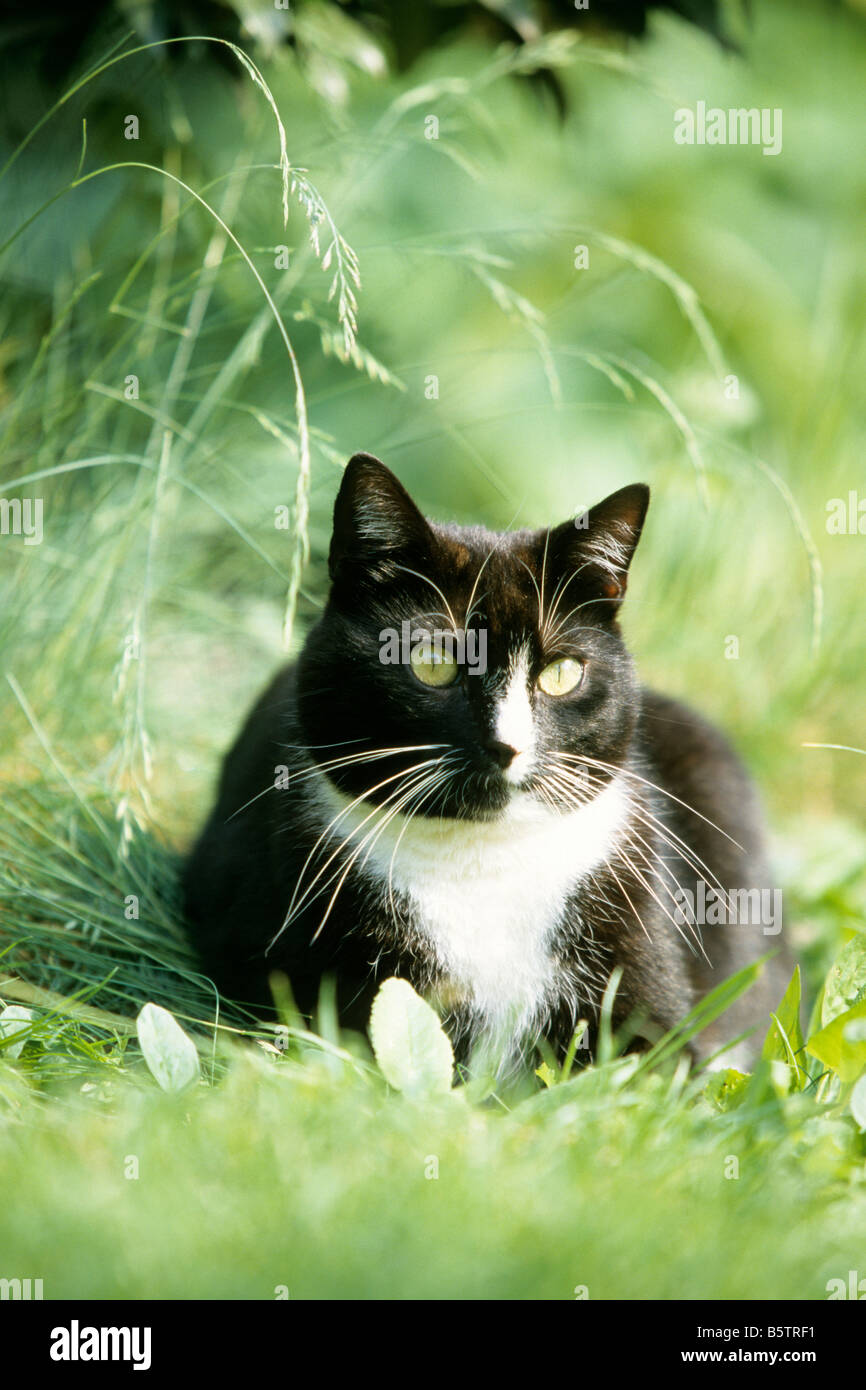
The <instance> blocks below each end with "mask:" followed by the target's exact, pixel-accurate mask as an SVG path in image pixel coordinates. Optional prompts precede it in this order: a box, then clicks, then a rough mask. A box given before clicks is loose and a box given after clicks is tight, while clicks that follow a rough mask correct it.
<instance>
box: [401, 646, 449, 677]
mask: <svg viewBox="0 0 866 1390" xmlns="http://www.w3.org/2000/svg"><path fill="white" fill-rule="evenodd" d="M409 663H410V665H411V667H412V670H413V671H414V673H415V675H416V676H417V677H418V679H419V681H421V683H422V685H438V686H442V685H453V684H454V682H455V681H456V679H457V672H458V666H457V662H456V661H455V660H454V657H453V656H451V655H450V654H449V653H448V652H445V651H437V650H436V648H435V647H432V646H429V647H428V646H425V645H423V643H422V644H419V645H418V646H417V647H413V649H412V652H411V654H410V656H409Z"/></svg>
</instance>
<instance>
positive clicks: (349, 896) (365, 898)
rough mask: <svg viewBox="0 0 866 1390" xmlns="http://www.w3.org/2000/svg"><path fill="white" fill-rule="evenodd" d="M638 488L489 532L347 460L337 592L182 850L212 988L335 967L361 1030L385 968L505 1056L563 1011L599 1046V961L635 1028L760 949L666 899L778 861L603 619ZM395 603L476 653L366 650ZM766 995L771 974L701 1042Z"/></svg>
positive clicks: (368, 465)
mask: <svg viewBox="0 0 866 1390" xmlns="http://www.w3.org/2000/svg"><path fill="white" fill-rule="evenodd" d="M646 502H647V493H646V490H645V489H642V488H630V489H624V490H623V492H622V493H619V494H616V495H615V496H614V497H613V498H610V499H608V500H607V502H605V503H602V504H600V506H599V507H597V508H595V509H593V511H592V512H590V513H589V514H588V517H587V518H584V519H583V520H584V523H585V524H583V525H579V526H572V525H570V524H568V523H567V524H566V525H565V526H564V527H559V528H556V529H554V530H552V531H550V532H541V533H533V532H520V533H515V534H514V535H494V534H491V533H487V532H483V531H475V530H473V531H468V530H465V529H460V528H455V527H440V526H433V525H432V524H431V523H428V522H426V521H425V520H424V519H423V518H422V517H421V516H420V513H418V512H417V510H416V509H415V508H414V504H412V503H411V501H410V499H409V498H408V497H407V496H406V494H405V493H404V492H403V490H402V488H400V485H399V484H398V483H397V482H396V480H395V479H393V478H392V476H391V475H390V474H389V473H388V472H387V470H386V469H384V467H383V466H382V465H381V464H379V463H378V462H377V461H375V460H372V459H369V458H367V457H366V456H358V457H356V458H355V459H353V460H352V462H351V463H350V464H349V465H348V468H347V472H346V478H345V480H344V484H343V488H342V489H341V493H340V497H339V498H338V502H337V508H336V511H335V532H334V541H333V543H332V551H331V570H332V578H333V588H332V594H331V598H330V601H329V605H328V608H327V609H326V612H325V615H324V617H323V618H322V620H321V621H320V622H319V624H317V626H316V627H315V628H314V629H313V631H312V632H311V633H310V635H309V637H308V639H307V643H306V645H305V648H304V651H303V653H302V655H301V657H300V659H299V661H298V663H297V664H296V665H294V666H291V667H289V668H287V669H286V670H284V671H283V672H281V673H280V674H279V675H278V676H277V678H276V679H275V680H274V682H273V683H272V684H271V686H270V687H269V688H268V690H267V691H266V692H265V693H264V695H263V696H262V697H261V699H260V700H259V702H258V704H257V705H256V706H255V708H254V710H253V711H252V713H251V714H250V716H249V718H248V720H247V723H246V725H245V727H244V728H243V730H242V732H241V734H240V736H239V738H238V740H237V742H236V744H235V746H234V748H233V749H232V751H231V752H230V754H229V756H228V758H227V759H226V763H225V767H224V770H223V775H222V780H221V783H220V790H219V796H218V800H217V805H216V807H215V809H214V811H213V813H212V815H211V818H210V820H209V822H208V825H207V826H206V827H205V830H204V832H203V834H202V836H201V839H200V841H199V843H198V845H197V847H196V849H195V851H194V854H193V856H192V858H191V860H190V862H189V864H188V866H187V871H186V881H185V882H186V896H187V912H188V916H189V919H190V922H191V925H192V929H193V934H194V939H195V941H196V943H197V945H198V947H199V949H200V951H201V954H202V956H203V959H204V963H205V966H206V968H207V969H208V970H209V972H210V973H211V974H212V975H213V977H214V978H215V980H216V981H217V983H218V984H219V985H220V987H221V988H222V989H223V990H224V991H225V992H226V993H229V994H231V995H233V996H234V997H236V998H243V999H246V1000H250V1001H252V1002H255V1003H259V1004H266V1003H267V1001H268V998H269V992H268V985H267V979H268V974H269V973H270V972H271V971H273V970H282V971H285V972H286V973H287V974H288V976H289V978H290V981H291V984H292V989H293V993H294V996H295V1001H296V1003H297V1005H298V1007H299V1008H300V1009H301V1010H302V1011H303V1012H305V1013H310V1012H312V1010H313V1009H314V1007H315V1004H316V1000H317V996H318V992H319V987H320V983H321V979H322V977H323V975H332V976H334V977H335V979H336V984H337V999H338V1006H339V1011H340V1015H341V1018H342V1019H343V1021H344V1022H345V1023H346V1024H347V1025H349V1026H353V1027H357V1028H363V1027H365V1026H366V1023H367V1019H368V1016H369V1008H370V1003H371V1000H372V997H373V995H374V993H375V991H376V988H377V987H378V984H379V983H380V982H381V980H382V979H384V978H386V977H387V976H389V975H394V974H397V975H402V976H404V977H406V978H408V979H409V980H410V981H411V982H412V983H413V985H415V987H416V988H417V989H419V990H420V991H421V992H423V993H425V994H426V995H428V997H431V998H433V999H434V1001H435V1002H437V1003H438V1005H439V1006H440V1008H441V1010H442V1012H443V1014H444V1016H445V1018H446V1024H447V1026H448V1027H449V1031H450V1032H451V1034H452V1037H453V1038H454V1040H455V1043H456V1044H457V1046H458V1054H459V1055H462V1056H464V1057H465V1056H467V1055H468V1054H469V1051H470V1050H471V1048H472V1046H473V1045H476V1044H481V1045H483V1046H484V1047H485V1049H486V1051H487V1055H488V1056H492V1059H493V1061H494V1064H495V1065H498V1066H500V1067H506V1066H509V1065H511V1064H513V1062H514V1061H515V1059H516V1058H517V1057H519V1055H520V1054H521V1053H522V1052H525V1051H526V1050H527V1048H528V1047H529V1045H531V1043H532V1042H533V1041H534V1040H535V1039H536V1038H538V1037H539V1036H545V1037H547V1038H548V1040H549V1041H550V1043H551V1045H552V1046H553V1047H554V1049H555V1050H556V1051H557V1052H558V1053H560V1054H561V1053H562V1052H563V1051H564V1050H565V1048H566V1047H567V1045H568V1042H569V1040H570V1038H571V1036H572V1034H573V1032H574V1027H575V1024H576V1022H577V1020H578V1019H587V1020H588V1022H589V1024H590V1029H589V1043H590V1046H592V1044H593V1042H594V1038H595V1033H596V1029H597V1023H598V1013H599V1007H600V1002H601V998H602V995H603V993H604V990H605V987H606V985H607V982H608V979H609V977H610V975H611V971H612V970H613V969H614V968H615V967H617V966H619V967H621V969H622V979H621V983H620V985H619V988H618V990H617V994H616V1001H615V1005H614V1019H615V1020H623V1019H625V1018H627V1017H628V1016H629V1015H631V1014H633V1013H634V1012H635V1011H636V1012H637V1013H638V1014H643V1015H644V1016H645V1025H644V1027H643V1028H642V1030H641V1031H642V1033H643V1035H644V1036H649V1037H651V1036H655V1035H656V1034H657V1033H658V1031H659V1030H661V1029H666V1028H669V1027H670V1026H671V1025H673V1024H674V1023H676V1022H677V1021H679V1020H680V1019H681V1018H682V1017H683V1016H684V1014H685V1013H687V1012H688V1010H689V1009H690V1008H691V1007H692V1006H693V1004H695V1003H696V1002H697V1001H698V999H699V998H700V997H701V996H702V995H703V994H704V993H705V992H706V991H707V989H708V988H711V987H712V986H713V985H714V984H718V983H721V982H722V981H723V980H724V979H725V978H726V977H727V976H728V975H730V974H732V973H733V972H734V971H735V970H737V969H738V968H739V967H740V966H742V965H744V964H745V963H746V962H747V961H749V960H753V959H754V958H755V957H757V956H758V955H761V954H763V953H764V952H766V951H767V950H768V949H771V948H772V947H773V946H775V945H777V942H776V941H775V939H774V937H773V936H771V935H767V934H766V931H765V929H764V927H762V925H761V923H760V922H752V923H750V924H740V925H736V924H734V925H726V926H720V925H715V926H714V925H707V926H703V927H701V926H700V925H693V924H692V923H690V921H689V920H688V914H687V913H686V914H684V913H683V910H682V904H683V901H684V900H683V898H682V897H681V896H679V895H680V891H681V890H682V889H685V890H687V891H688V892H692V893H696V889H697V886H698V884H699V880H703V881H704V885H705V888H707V887H709V888H712V887H715V888H716V889H718V890H719V892H721V890H725V891H727V890H731V889H748V890H753V891H754V890H758V889H768V888H769V887H770V879H769V876H768V870H767V867H766V864H765V860H764V851H763V846H762V835H761V829H760V817H759V813H758V810H757V807H756V802H755V797H754V793H753V791H752V788H751V785H750V783H749V780H748V777H747V776H746V774H745V772H744V770H743V769H742V767H741V765H740V764H739V762H738V761H737V759H736V758H735V756H734V754H733V753H732V752H731V750H730V748H729V747H728V745H727V744H726V743H725V741H724V740H723V739H722V738H721V736H720V735H719V734H718V733H716V732H715V730H713V729H712V728H711V727H710V726H708V725H707V724H706V723H704V722H703V721H702V720H701V719H699V718H698V717H697V716H695V715H694V714H692V713H691V712H690V711H689V710H687V709H685V708H684V707H682V706H681V705H678V704H676V703H675V702H673V701H670V700H667V699H665V698H663V697H661V696H659V695H655V694H652V693H650V692H647V691H643V690H641V688H640V687H639V685H638V684H637V681H636V678H635V675H634V671H633V668H632V664H631V661H630V659H629V657H628V655H627V653H626V651H625V648H624V646H623V644H622V640H621V637H620V635H619V632H618V628H617V626H616V622H615V615H616V611H617V608H618V606H619V602H620V600H621V598H622V594H623V591H624V587H625V573H626V571H627V568H628V563H629V561H630V559H631V554H632V551H633V549H634V546H635V544H636V543H637V539H638V537H639V534H640V528H641V525H642V521H643V514H644V511H645V508H646ZM565 600H567V602H566V601H565ZM406 619H408V620H410V621H411V623H412V624H413V625H416V624H421V628H422V629H423V630H432V629H433V627H434V619H435V620H437V621H438V620H442V621H443V622H444V623H445V624H446V626H447V625H448V624H451V623H453V624H454V625H455V626H457V627H459V628H461V629H462V628H465V629H467V630H468V629H470V628H471V627H472V626H473V625H474V626H475V627H476V628H477V629H478V630H479V631H483V633H484V636H485V641H486V651H487V669H486V671H484V672H481V671H469V670H466V669H463V670H458V671H457V672H456V675H455V673H454V672H451V671H450V670H449V671H448V672H446V675H447V677H448V678H449V680H452V679H453V683H449V684H447V685H442V684H437V685H433V684H427V681H428V680H429V679H430V675H429V670H430V668H429V664H428V665H425V664H424V662H423V660H422V661H421V662H420V664H417V663H416V664H412V665H406V664H397V665H388V664H385V663H384V662H383V659H382V658H381V652H382V636H383V631H384V630H386V629H388V628H397V629H399V628H400V625H401V622H403V621H404V620H406ZM550 672H553V676H551V675H550ZM419 673H420V674H419ZM576 673H579V674H576ZM434 674H435V672H434ZM570 680H576V684H575V685H574V686H573V688H570V689H564V688H563V687H564V686H566V685H568V682H569V681H570ZM539 682H540V684H539ZM549 689H551V690H555V691H556V693H554V694H550V693H547V690H549ZM560 692H561V693H560ZM772 930H774V931H775V928H772ZM779 992H780V991H779V980H778V978H776V977H775V976H774V973H773V972H772V971H771V972H770V973H769V975H768V976H767V978H766V979H765V981H764V982H762V984H761V985H759V986H758V987H757V988H756V989H754V990H753V991H751V992H750V994H749V995H747V996H746V997H745V998H744V999H743V1000H742V1001H741V1002H740V1003H739V1005H737V1006H735V1009H734V1010H731V1011H730V1012H729V1013H728V1014H727V1015H725V1017H724V1018H723V1019H722V1020H721V1021H720V1022H719V1023H718V1024H716V1025H714V1026H713V1027H712V1028H710V1029H708V1030H707V1031H706V1033H704V1034H703V1035H702V1036H701V1038H700V1039H699V1040H698V1043H697V1044H696V1046H695V1052H696V1054H697V1055H698V1056H701V1057H707V1056H709V1055H710V1054H711V1053H712V1052H713V1051H715V1050H716V1049H717V1048H718V1047H719V1046H720V1045H721V1044H722V1043H723V1042H725V1041H727V1040H729V1039H730V1038H731V1037H733V1036H735V1035H736V1034H737V1033H738V1032H739V1031H741V1030H742V1029H743V1028H746V1027H748V1026H749V1024H750V1023H754V1022H755V1021H757V1020H758V1019H759V1018H762V1017H763V1016H764V1015H765V1014H766V1012H767V1010H768V1008H770V1007H772V1005H773V1003H774V1002H775V1001H776V999H777V998H778V994H779Z"/></svg>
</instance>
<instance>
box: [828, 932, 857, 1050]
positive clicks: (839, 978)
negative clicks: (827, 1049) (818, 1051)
mask: <svg viewBox="0 0 866 1390" xmlns="http://www.w3.org/2000/svg"><path fill="white" fill-rule="evenodd" d="M864 998H866V935H864V934H863V933H858V934H857V936H855V937H854V938H853V939H852V940H851V941H849V942H848V944H847V946H844V947H843V948H842V950H841V951H840V952H839V955H838V956H837V958H836V960H835V962H834V963H833V965H832V966H831V967H830V970H829V971H828V973H827V980H826V983H825V985H824V1002H823V1003H822V1005H821V1025H822V1027H825V1028H826V1026H827V1024H828V1023H832V1022H833V1019H834V1018H838V1016H839V1015H840V1014H843V1013H845V1011H846V1009H850V1008H852V1007H853V1006H854V1005H855V1004H859V1003H860V1002H861V1000H862V999H864Z"/></svg>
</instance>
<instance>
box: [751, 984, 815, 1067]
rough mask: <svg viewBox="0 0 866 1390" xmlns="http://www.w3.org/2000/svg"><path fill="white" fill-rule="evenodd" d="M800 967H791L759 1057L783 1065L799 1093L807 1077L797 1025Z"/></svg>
mask: <svg viewBox="0 0 866 1390" xmlns="http://www.w3.org/2000/svg"><path fill="white" fill-rule="evenodd" d="M800 996H801V986H800V967H799V965H797V966H795V967H794V973H793V975H792V976H791V980H790V983H789V985H788V988H787V989H786V990H785V993H784V995H783V997H782V1002H781V1004H780V1005H779V1007H778V1009H777V1010H776V1012H775V1013H774V1014H771V1018H772V1020H773V1021H772V1023H771V1024H770V1027H769V1030H768V1032H767V1036H766V1038H765V1039H764V1046H763V1048H762V1049H761V1057H762V1058H763V1059H764V1061H766V1062H786V1063H787V1064H788V1066H789V1067H790V1068H791V1072H792V1075H793V1077H794V1078H795V1084H796V1089H797V1090H798V1091H801V1090H802V1089H803V1087H804V1086H805V1084H806V1082H807V1080H808V1075H807V1072H806V1069H805V1067H804V1066H803V1048H804V1046H805V1042H804V1039H803V1029H802V1027H801V1024H800Z"/></svg>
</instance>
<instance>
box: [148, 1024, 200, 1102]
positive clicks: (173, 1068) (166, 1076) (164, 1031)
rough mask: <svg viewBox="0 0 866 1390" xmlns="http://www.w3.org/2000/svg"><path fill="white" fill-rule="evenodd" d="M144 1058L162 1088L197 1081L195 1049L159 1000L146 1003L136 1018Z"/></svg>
mask: <svg viewBox="0 0 866 1390" xmlns="http://www.w3.org/2000/svg"><path fill="white" fill-rule="evenodd" d="M135 1028H136V1032H137V1033H138V1041H139V1043H140V1045H141V1050H142V1052H143V1053H144V1060H145V1062H146V1063H147V1065H148V1067H149V1068H150V1071H151V1072H152V1074H153V1076H154V1077H155V1078H156V1080H157V1081H158V1082H159V1085H160V1086H161V1087H162V1089H163V1090H164V1091H183V1090H184V1089H185V1088H186V1087H187V1086H191V1085H193V1084H194V1083H195V1082H196V1081H198V1079H199V1076H200V1068H199V1062H198V1052H197V1051H196V1047H195V1043H194V1042H193V1040H192V1038H190V1037H188V1036H187V1034H186V1033H185V1032H184V1031H183V1029H182V1028H181V1026H180V1024H179V1023H178V1022H177V1019H175V1018H174V1017H173V1015H172V1014H170V1013H169V1011H168V1009H162V1008H160V1006H159V1005H158V1004H145V1006H144V1008H143V1009H142V1010H141V1013H140V1014H139V1015H138V1018H137V1019H136V1021H135Z"/></svg>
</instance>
